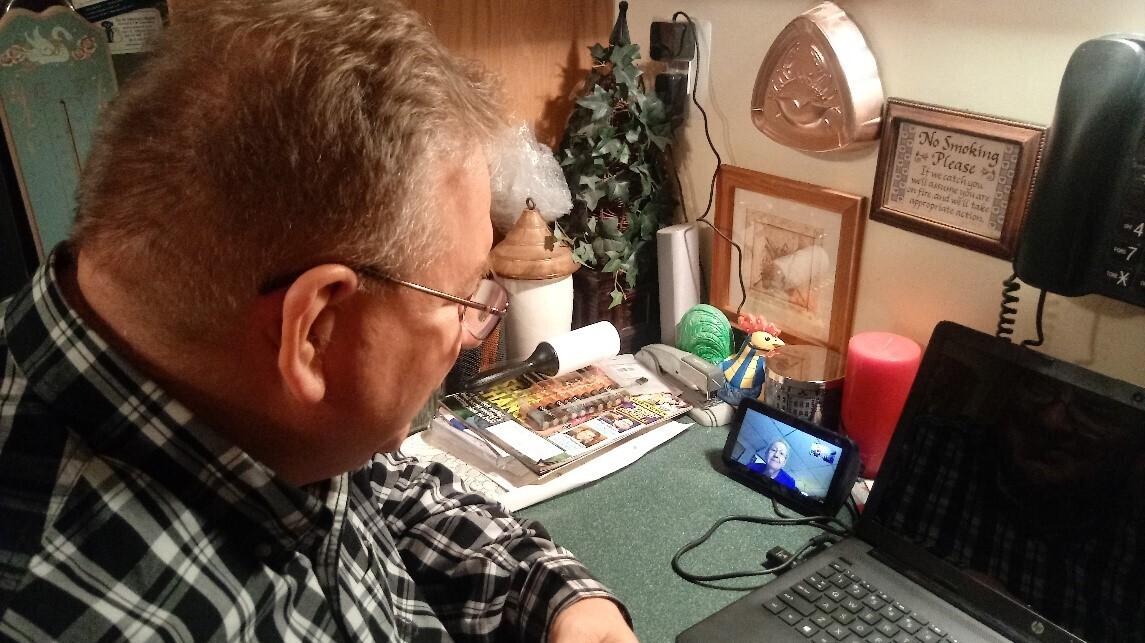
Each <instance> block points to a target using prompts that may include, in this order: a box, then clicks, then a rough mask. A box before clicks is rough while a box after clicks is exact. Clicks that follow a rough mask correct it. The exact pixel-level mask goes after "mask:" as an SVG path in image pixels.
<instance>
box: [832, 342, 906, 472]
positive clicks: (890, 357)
mask: <svg viewBox="0 0 1145 643" xmlns="http://www.w3.org/2000/svg"><path fill="white" fill-rule="evenodd" d="M921 360H922V349H921V348H920V347H919V345H918V344H916V343H915V342H913V341H911V340H910V339H907V338H906V337H902V336H901V335H895V334H892V333H859V334H858V335H855V336H854V337H852V338H851V341H850V342H848V343H847V366H846V368H845V371H844V372H845V374H844V377H843V427H844V430H845V431H846V433H847V435H848V436H850V437H851V439H853V440H854V441H855V443H856V444H858V445H859V459H860V460H861V461H862V464H863V470H862V475H863V477H864V478H874V477H875V475H876V474H877V473H878V470H879V465H880V464H882V462H883V455H884V454H885V453H886V450H887V444H888V443H889V442H890V439H891V434H892V433H894V430H895V425H896V424H897V423H898V420H899V415H901V414H902V407H903V404H905V403H906V397H907V393H909V392H910V386H911V384H912V383H913V382H914V376H915V373H917V372H918V364H919V362H920V361H921Z"/></svg>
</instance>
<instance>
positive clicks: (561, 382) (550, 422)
mask: <svg viewBox="0 0 1145 643" xmlns="http://www.w3.org/2000/svg"><path fill="white" fill-rule="evenodd" d="M625 373H626V372H625V371H624V370H616V369H615V368H613V369H610V368H609V367H608V366H607V365H604V366H600V365H594V366H587V367H585V368H582V369H580V370H577V371H573V372H572V373H567V374H565V375H561V376H558V377H545V376H538V375H535V374H526V375H522V376H520V377H518V378H515V379H513V380H510V381H508V382H503V383H501V384H499V385H497V386H494V387H492V388H490V389H488V390H485V391H481V392H479V393H457V394H454V395H449V396H446V397H445V398H444V399H443V400H442V404H441V405H442V412H443V413H444V414H446V416H447V417H452V418H455V419H456V420H459V421H461V422H463V423H465V425H466V426H468V427H470V428H471V429H473V431H474V432H475V433H477V434H479V435H481V436H482V437H484V438H486V439H488V440H489V441H490V442H493V443H494V444H496V445H497V446H499V447H500V448H502V449H504V450H505V451H507V452H508V453H510V454H512V455H513V456H515V457H516V458H517V459H518V460H520V462H521V463H522V464H524V465H525V466H526V467H528V468H529V469H530V470H531V471H533V472H534V473H536V474H538V475H541V476H547V475H548V474H553V473H554V472H557V471H559V470H561V469H563V468H565V467H568V466H570V465H572V464H574V463H578V462H583V461H584V460H587V459H589V458H591V457H593V456H594V455H596V454H598V453H601V452H603V451H606V450H608V449H610V448H612V447H613V446H615V445H617V444H619V443H621V442H623V441H625V440H627V439H629V438H632V437H634V436H636V435H639V434H641V433H644V432H645V431H647V430H649V429H652V428H654V427H657V426H660V425H662V424H664V423H666V422H668V421H670V420H673V419H675V418H677V417H679V416H680V415H682V414H684V413H686V412H687V411H688V410H689V409H690V408H691V406H690V405H688V403H687V402H684V401H683V400H682V399H680V398H679V397H678V396H676V395H674V394H673V393H670V392H665V391H650V392H645V391H642V390H641V389H640V388H639V387H638V386H632V385H631V384H634V383H635V382H625V379H626V378H625Z"/></svg>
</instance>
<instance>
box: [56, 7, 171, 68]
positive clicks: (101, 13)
mask: <svg viewBox="0 0 1145 643" xmlns="http://www.w3.org/2000/svg"><path fill="white" fill-rule="evenodd" d="M73 4H74V5H75V8H76V11H77V12H79V14H80V15H82V16H83V17H84V18H86V19H87V20H88V21H90V22H91V23H92V24H94V25H96V26H97V27H100V28H101V29H103V32H104V35H106V36H107V44H108V45H109V46H110V47H111V53H112V55H118V54H138V53H145V52H149V51H152V50H153V49H155V41H156V39H157V38H158V37H159V34H160V33H161V32H162V31H163V14H162V13H161V12H160V11H159V9H158V8H156V7H154V6H140V5H147V4H152V5H153V4H154V2H139V1H124V0H110V1H109V0H73Z"/></svg>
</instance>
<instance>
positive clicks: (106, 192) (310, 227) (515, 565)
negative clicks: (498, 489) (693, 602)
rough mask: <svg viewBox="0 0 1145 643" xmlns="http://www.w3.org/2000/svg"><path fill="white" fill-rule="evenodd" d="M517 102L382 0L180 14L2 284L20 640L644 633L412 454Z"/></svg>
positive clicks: (1, 478) (550, 546)
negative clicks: (510, 104) (68, 208)
mask: <svg viewBox="0 0 1145 643" xmlns="http://www.w3.org/2000/svg"><path fill="white" fill-rule="evenodd" d="M499 114H500V106H499V103H498V100H497V96H496V92H495V91H494V90H493V89H492V85H491V83H490V82H489V80H488V79H487V78H486V77H485V76H484V75H483V74H482V73H481V72H479V71H478V70H476V69H474V68H473V67H472V66H470V65H468V64H465V63H462V62H461V61H459V60H458V59H456V58H454V57H452V56H451V55H449V54H448V53H447V52H445V51H444V49H443V48H442V47H441V45H440V44H439V43H438V42H437V41H436V40H435V39H434V38H433V36H432V35H431V33H430V31H429V29H428V28H427V26H426V25H425V23H424V21H422V20H421V19H420V18H419V17H418V16H417V15H416V14H414V13H412V12H410V11H408V10H406V9H405V8H403V7H402V6H401V5H400V4H398V3H396V2H391V1H390V0H366V1H363V0H212V1H211V2H206V1H198V0H196V1H194V2H190V1H189V2H183V3H180V5H179V7H178V9H177V11H176V12H175V15H174V17H173V20H172V25H171V28H170V29H169V30H168V32H167V33H166V34H165V35H164V41H163V43H162V45H161V47H160V49H159V51H158V52H157V53H156V55H155V56H154V58H153V60H152V61H151V62H150V63H149V65H148V66H147V67H146V68H145V69H144V70H142V71H140V72H139V73H138V74H137V75H136V76H134V77H132V78H130V79H129V82H127V83H125V87H124V88H123V91H122V92H121V94H120V95H119V96H118V98H117V99H116V100H115V101H114V102H113V103H112V104H111V105H110V106H109V108H108V109H107V111H106V112H105V114H104V116H103V119H104V120H103V122H102V124H101V129H100V131H99V133H98V135H97V138H96V140H95V142H94V144H93V147H92V152H91V155H90V157H89V158H88V160H87V164H86V167H85V169H84V176H83V179H82V182H81V188H80V195H79V197H80V198H79V209H78V214H77V223H76V229H75V232H74V234H73V235H72V238H71V239H70V240H69V241H67V242H65V243H64V244H61V245H60V246H59V247H58V248H56V249H55V250H54V251H53V253H52V254H51V256H50V257H49V259H48V260H47V262H46V263H45V265H44V266H43V267H42V268H41V269H40V270H39V271H38V272H37V273H36V275H35V276H34V277H33V279H32V282H31V283H30V284H29V285H28V286H27V287H26V288H24V289H23V290H22V291H20V292H19V293H17V294H16V295H15V296H13V297H12V298H11V299H9V300H7V301H5V302H2V303H0V365H2V367H3V371H2V372H0V377H2V379H0V638H3V639H6V640H61V641H94V640H111V639H128V640H176V641H207V640H219V641H230V640H240V639H241V640H246V639H259V640H306V641H328V640H329V641H333V640H378V641H383V640H386V641H412V640H417V641H434V640H441V641H445V640H471V641H492V640H498V641H501V640H524V641H537V640H550V641H574V640H575V641H616V642H622V641H625V642H626V641H634V640H635V637H634V635H633V634H632V631H631V629H630V627H629V624H628V622H627V615H626V613H625V612H624V610H623V607H621V606H620V604H619V603H618V602H617V601H616V599H615V598H614V597H613V596H612V595H611V593H610V592H609V591H608V590H607V589H606V588H605V587H604V586H602V585H601V584H600V583H599V582H598V581H596V580H595V579H593V578H592V576H591V575H590V574H589V572H588V571H587V570H586V569H585V568H584V567H583V565H581V564H580V563H579V562H578V561H577V560H576V559H575V558H574V557H573V556H572V555H571V554H570V553H569V552H568V551H566V550H564V549H562V548H560V547H558V546H557V545H555V544H554V543H553V542H552V541H551V540H550V539H549V537H548V536H547V534H546V533H545V532H544V530H543V529H542V528H541V527H540V526H539V525H537V524H535V523H532V522H530V521H527V520H520V519H517V518H515V517H514V516H512V515H510V514H509V513H508V512H507V511H506V510H505V509H504V508H503V507H502V506H501V505H499V504H497V503H494V502H490V501H488V500H487V499H485V498H483V497H481V496H479V495H476V494H473V493H469V492H468V491H467V490H466V489H465V488H463V486H462V485H461V483H460V482H459V480H458V479H456V478H455V477H454V476H453V475H452V474H451V473H450V471H448V470H447V469H445V468H443V467H441V466H439V465H435V464H427V465H423V464H420V463H418V462H416V461H414V460H412V459H410V458H406V457H403V456H402V455H400V454H398V453H397V452H396V450H397V449H398V447H399V445H400V444H401V442H402V439H403V438H404V437H405V435H406V433H407V431H408V427H409V424H410V422H411V420H412V419H413V418H414V416H415V414H416V413H417V412H418V410H419V409H420V408H421V406H422V404H423V403H424V401H425V400H426V399H427V398H428V396H429V395H430V393H431V392H432V391H433V390H434V389H435V388H436V387H437V386H438V384H439V383H440V382H441V380H442V379H443V377H444V376H445V374H446V372H447V371H448V370H449V368H450V366H451V365H452V364H453V362H454V360H455V359H456V357H457V355H458V352H459V351H460V350H461V349H462V348H463V347H470V346H476V345H478V344H479V343H480V342H481V340H483V339H484V338H485V337H486V336H487V335H488V334H489V333H490V332H491V331H492V330H493V328H494V327H495V326H496V325H497V321H498V320H499V319H500V317H501V316H502V315H503V314H504V312H505V310H506V305H507V303H506V302H507V298H506V295H505V292H504V290H503V289H501V288H500V287H499V286H498V285H497V284H496V283H495V282H493V281H491V280H489V279H487V274H488V263H487V261H488V253H489V250H490V247H491V245H492V236H493V233H492V227H491V224H490V220H489V204H490V192H489V190H490V187H489V184H490V181H489V174H488V168H487V164H488V162H487V158H486V153H485V150H486V149H487V148H488V146H489V143H490V141H491V140H492V137H493V136H494V134H495V133H496V132H497V131H498V129H499V128H502V127H504V123H503V122H502V120H501V117H500V116H499Z"/></svg>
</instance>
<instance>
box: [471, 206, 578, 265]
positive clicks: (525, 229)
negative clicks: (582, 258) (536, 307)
mask: <svg viewBox="0 0 1145 643" xmlns="http://www.w3.org/2000/svg"><path fill="white" fill-rule="evenodd" d="M526 205H527V207H526V209H525V210H524V211H523V212H521V217H520V218H519V219H517V223H516V224H514V225H513V229H512V230H510V231H509V234H507V235H505V238H504V239H502V240H501V242H500V243H498V244H497V245H496V246H494V247H493V251H492V253H491V255H492V260H493V272H495V273H497V275H498V276H500V277H505V278H507V279H555V278H557V277H567V276H569V275H571V274H572V273H574V272H576V269H577V268H579V267H580V264H578V263H577V262H576V261H575V260H573V256H572V250H569V248H568V246H566V245H565V244H563V243H558V242H557V240H556V237H554V236H553V232H552V230H551V229H550V228H549V224H548V223H546V222H545V220H544V218H542V217H541V213H540V212H537V210H536V209H535V208H534V204H533V200H532V199H528V201H527V202H526Z"/></svg>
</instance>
